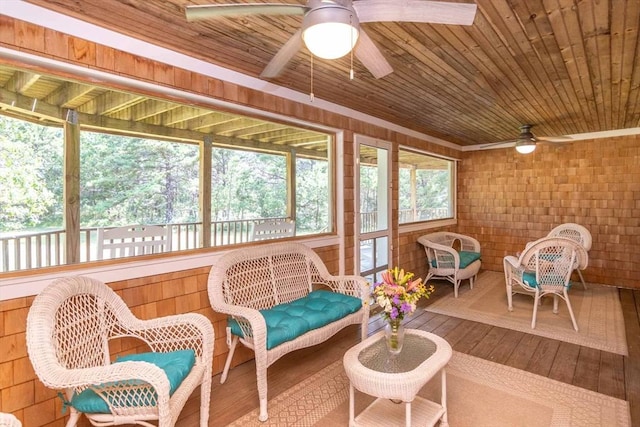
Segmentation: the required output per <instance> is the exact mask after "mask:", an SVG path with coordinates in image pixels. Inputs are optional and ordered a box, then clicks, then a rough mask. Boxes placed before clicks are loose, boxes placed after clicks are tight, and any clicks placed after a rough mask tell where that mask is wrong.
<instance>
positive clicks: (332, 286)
mask: <svg viewBox="0 0 640 427" xmlns="http://www.w3.org/2000/svg"><path fill="white" fill-rule="evenodd" d="M318 288H320V289H321V290H326V291H331V292H328V293H329V294H337V295H336V298H341V297H342V296H348V297H354V298H349V299H352V300H357V301H356V302H357V305H358V309H357V311H355V312H353V313H351V314H345V315H344V316H343V317H341V318H339V319H336V320H334V321H331V323H328V324H325V325H324V326H320V327H317V328H312V329H310V330H308V331H307V332H304V333H302V334H301V335H296V336H295V337H289V339H287V340H283V342H281V343H278V344H276V345H274V346H270V344H269V340H270V339H271V338H272V336H271V334H270V335H269V336H267V317H266V316H265V313H264V311H265V310H269V309H273V308H274V307H276V306H279V307H282V306H283V305H286V304H289V303H295V302H297V301H300V300H302V299H304V298H305V297H308V296H309V295H310V294H311V293H312V291H316V290H317V289H318ZM208 291H209V301H210V302H211V307H212V308H213V309H214V310H215V311H217V312H218V313H224V314H227V315H229V319H230V322H229V323H230V325H237V327H238V329H240V331H239V332H236V333H233V331H232V327H227V345H229V354H228V355H227V360H226V362H225V366H224V370H223V372H222V376H221V378H220V382H221V383H224V382H225V381H226V379H227V374H228V372H229V368H230V366H231V360H232V358H233V354H234V351H235V348H236V346H237V344H238V342H240V343H242V344H243V345H244V346H246V347H248V348H250V349H252V350H253V351H254V353H255V362H256V382H257V386H258V398H259V401H260V414H259V419H260V421H266V420H267V418H268V414H267V368H268V367H269V366H271V365H272V364H273V363H275V362H276V361H277V360H278V359H280V358H281V357H282V356H284V355H285V354H287V353H290V352H292V351H294V350H297V349H301V348H305V347H310V346H313V345H316V344H319V343H321V342H323V341H325V340H327V339H329V338H330V337H332V336H333V335H335V334H336V333H337V332H339V331H340V330H342V329H343V328H345V327H347V326H349V325H354V324H355V325H360V326H361V329H360V334H361V339H365V338H366V337H367V333H368V321H369V305H368V304H369V294H370V290H369V284H368V283H367V281H366V280H365V279H364V278H362V277H360V276H333V275H330V274H329V272H328V271H327V268H326V266H325V265H324V263H323V262H322V260H321V259H320V257H319V256H318V254H316V253H315V252H314V251H313V249H311V248H309V247H307V246H305V245H303V244H300V243H290V242H283V243H271V244H266V245H260V246H256V247H252V248H249V249H238V250H235V251H233V252H229V253H227V254H226V255H224V256H223V257H222V258H221V259H220V260H218V261H217V262H216V263H215V264H214V265H213V266H212V267H211V272H210V273H209V284H208ZM328 311H331V310H330V309H329V310H328ZM274 329H278V328H277V327H276V328H274ZM292 329H295V328H292ZM272 331H273V332H272V333H273V334H274V335H275V334H276V333H277V331H276V330H273V329H272ZM268 339H269V340H268Z"/></svg>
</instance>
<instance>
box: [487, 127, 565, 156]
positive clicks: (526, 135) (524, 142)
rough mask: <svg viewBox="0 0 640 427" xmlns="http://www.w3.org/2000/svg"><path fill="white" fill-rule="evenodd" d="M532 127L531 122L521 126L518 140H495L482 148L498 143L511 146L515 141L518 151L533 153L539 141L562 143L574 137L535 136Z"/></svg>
mask: <svg viewBox="0 0 640 427" xmlns="http://www.w3.org/2000/svg"><path fill="white" fill-rule="evenodd" d="M532 127H533V125H530V124H526V125H522V126H520V134H519V135H518V138H517V139H516V140H513V141H500V142H494V143H492V144H486V145H483V146H482V147H481V148H489V147H495V146H497V145H502V146H511V145H514V143H515V147H516V151H518V153H521V154H529V153H533V151H534V150H535V149H536V144H537V143H538V142H541V143H559V144H561V143H566V142H568V141H571V140H572V138H571V137H570V136H567V135H562V136H539V137H538V136H534V135H533V133H532V132H531V128H532Z"/></svg>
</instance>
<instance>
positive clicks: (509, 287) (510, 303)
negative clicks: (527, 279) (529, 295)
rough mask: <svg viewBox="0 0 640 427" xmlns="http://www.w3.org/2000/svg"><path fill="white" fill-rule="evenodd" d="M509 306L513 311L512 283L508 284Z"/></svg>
mask: <svg viewBox="0 0 640 427" xmlns="http://www.w3.org/2000/svg"><path fill="white" fill-rule="evenodd" d="M507 308H508V309H509V311H513V292H512V288H511V285H507Z"/></svg>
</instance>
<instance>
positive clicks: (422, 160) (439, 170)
mask: <svg viewBox="0 0 640 427" xmlns="http://www.w3.org/2000/svg"><path fill="white" fill-rule="evenodd" d="M398 163H399V171H398V173H399V180H400V184H399V191H398V195H399V210H400V212H399V223H400V224H407V223H412V222H419V221H430V220H438V219H447V218H453V217H454V215H455V162H454V161H453V160H448V159H443V158H440V157H435V156H433V155H429V154H425V153H421V152H417V151H413V150H408V149H404V148H401V149H400V150H399V155H398Z"/></svg>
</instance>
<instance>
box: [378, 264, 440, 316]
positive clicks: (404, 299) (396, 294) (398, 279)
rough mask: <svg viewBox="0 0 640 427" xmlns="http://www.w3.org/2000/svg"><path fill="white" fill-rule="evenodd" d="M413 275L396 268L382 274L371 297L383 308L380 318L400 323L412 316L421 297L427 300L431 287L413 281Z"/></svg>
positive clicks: (420, 279) (418, 281)
mask: <svg viewBox="0 0 640 427" xmlns="http://www.w3.org/2000/svg"><path fill="white" fill-rule="evenodd" d="M413 277H414V274H413V273H410V272H408V271H404V269H399V268H398V267H395V268H392V269H389V270H387V271H385V272H383V273H382V281H381V282H380V283H376V286H375V288H374V289H373V295H374V297H375V299H376V301H377V303H378V304H379V305H380V307H382V308H383V310H384V312H383V313H382V317H383V318H384V319H385V320H386V321H387V322H392V321H401V320H402V319H404V317H405V316H408V315H411V314H413V312H414V311H415V310H416V304H417V302H418V300H420V298H422V297H426V298H429V295H431V293H432V292H433V286H428V287H427V286H426V285H425V284H424V283H422V278H417V279H415V280H413Z"/></svg>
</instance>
